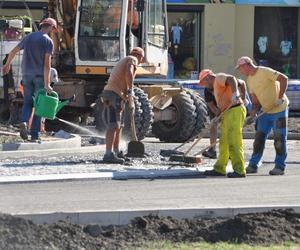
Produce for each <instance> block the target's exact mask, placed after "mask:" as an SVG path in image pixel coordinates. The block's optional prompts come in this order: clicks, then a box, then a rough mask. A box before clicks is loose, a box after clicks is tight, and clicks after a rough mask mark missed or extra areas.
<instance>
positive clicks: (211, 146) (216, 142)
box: [194, 140, 220, 156]
mask: <svg viewBox="0 0 300 250" xmlns="http://www.w3.org/2000/svg"><path fill="white" fill-rule="evenodd" d="M219 142H220V140H216V141H215V142H214V143H212V144H210V145H209V146H207V147H206V148H204V149H201V150H200V151H199V152H197V153H196V154H195V155H194V156H197V155H202V154H203V153H204V152H205V151H206V150H209V149H211V148H213V147H214V146H216V145H217V144H218V143H219Z"/></svg>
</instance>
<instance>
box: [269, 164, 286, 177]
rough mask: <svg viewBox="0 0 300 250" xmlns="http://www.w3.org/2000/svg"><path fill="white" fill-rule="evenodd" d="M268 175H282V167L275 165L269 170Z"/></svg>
mask: <svg viewBox="0 0 300 250" xmlns="http://www.w3.org/2000/svg"><path fill="white" fill-rule="evenodd" d="M269 175H284V169H282V168H280V167H278V166H275V167H274V168H273V169H272V170H271V171H270V172H269Z"/></svg>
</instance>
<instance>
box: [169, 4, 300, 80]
mask: <svg viewBox="0 0 300 250" xmlns="http://www.w3.org/2000/svg"><path fill="white" fill-rule="evenodd" d="M174 1H176V2H174ZM178 1H180V2H178ZM297 1H298V0H297ZM297 1H292V0H291V1H289V2H288V1H286V2H284V1H281V2H279V1H277V0H270V1H259V0H237V2H236V3H233V2H218V3H216V2H214V3H208V2H207V3H203V1H202V3H201V0H200V1H197V0H195V1H194V0H190V1H188V0H187V1H186V2H185V1H184V2H183V1H181V0H168V21H169V36H170V47H169V65H170V69H171V72H170V74H169V77H174V78H189V77H190V78H195V76H196V72H199V70H201V69H203V68H211V69H213V70H214V71H216V72H228V73H235V74H236V73H237V72H234V65H235V63H236V60H237V58H239V57H240V56H243V55H247V56H249V57H251V58H253V59H254V60H255V61H256V63H257V64H259V65H265V66H270V67H272V68H274V69H276V70H279V71H280V72H283V73H284V74H286V75H287V76H289V77H290V78H294V79H296V78H298V79H299V78H300V2H297Z"/></svg>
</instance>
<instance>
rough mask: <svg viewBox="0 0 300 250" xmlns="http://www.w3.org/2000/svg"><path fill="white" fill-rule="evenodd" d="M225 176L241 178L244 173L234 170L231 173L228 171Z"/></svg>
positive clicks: (244, 175)
mask: <svg viewBox="0 0 300 250" xmlns="http://www.w3.org/2000/svg"><path fill="white" fill-rule="evenodd" d="M227 177H228V178H243V177H246V174H239V173H237V172H235V171H234V172H232V173H228V174H227Z"/></svg>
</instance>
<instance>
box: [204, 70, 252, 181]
mask: <svg viewBox="0 0 300 250" xmlns="http://www.w3.org/2000/svg"><path fill="white" fill-rule="evenodd" d="M199 85H200V86H203V87H207V88H209V89H210V90H213V94H214V97H215V99H216V103H217V107H218V109H219V110H220V114H221V113H222V119H221V137H220V145H219V157H218V160H217V161H216V163H215V164H214V168H213V170H207V171H205V172H204V174H205V175H207V176H226V166H227V163H228V160H229V158H230V159H231V162H232V167H233V170H234V171H233V172H231V173H228V174H227V177H230V178H238V177H245V176H246V172H245V161H244V149H243V142H242V139H243V138H242V137H243V136H242V128H243V125H244V121H245V117H246V108H245V106H244V104H243V100H242V98H241V96H240V92H239V90H238V81H237V79H236V78H235V77H234V76H231V75H227V74H224V73H218V74H215V73H213V71H212V70H210V69H204V70H202V71H201V72H200V74H199ZM216 121H217V119H214V120H213V121H212V122H213V123H214V122H216Z"/></svg>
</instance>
